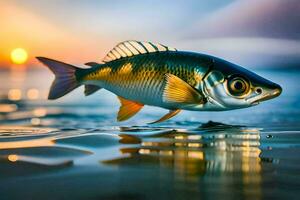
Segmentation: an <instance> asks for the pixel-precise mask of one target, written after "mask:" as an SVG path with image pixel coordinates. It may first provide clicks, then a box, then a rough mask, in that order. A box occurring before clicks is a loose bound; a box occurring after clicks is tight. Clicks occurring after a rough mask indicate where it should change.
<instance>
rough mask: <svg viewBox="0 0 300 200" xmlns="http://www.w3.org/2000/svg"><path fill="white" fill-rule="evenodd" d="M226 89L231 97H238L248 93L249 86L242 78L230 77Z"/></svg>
mask: <svg viewBox="0 0 300 200" xmlns="http://www.w3.org/2000/svg"><path fill="white" fill-rule="evenodd" d="M227 88H228V90H229V92H230V94H231V95H233V96H236V97H240V96H243V95H245V94H247V93H248V92H249V89H250V85H249V83H248V81H247V80H246V79H244V78H242V77H232V78H229V80H228V85H227Z"/></svg>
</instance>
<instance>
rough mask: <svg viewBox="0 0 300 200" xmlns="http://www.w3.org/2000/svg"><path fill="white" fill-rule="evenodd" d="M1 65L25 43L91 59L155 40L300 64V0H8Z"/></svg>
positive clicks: (68, 58)
mask: <svg viewBox="0 0 300 200" xmlns="http://www.w3.org/2000/svg"><path fill="white" fill-rule="evenodd" d="M0 27H1V28H0V44H1V45H0V67H10V66H11V65H12V63H11V61H10V58H9V56H10V53H11V51H12V50H13V49H15V48H17V47H22V48H24V49H25V50H26V51H28V54H29V60H28V62H27V63H26V65H27V66H29V67H36V66H37V67H38V66H41V65H40V64H39V63H38V62H37V61H36V60H35V58H34V57H35V56H45V57H49V58H54V59H58V60H62V61H65V62H68V63H72V64H77V65H83V63H86V62H89V61H97V62H101V59H102V58H103V57H104V56H105V54H106V53H107V52H108V51H109V50H110V49H112V48H113V47H114V45H116V44H117V43H119V42H121V41H124V40H129V39H134V40H143V41H152V42H158V43H162V44H164V45H168V46H172V47H175V48H177V49H179V50H184V51H196V52H201V53H207V54H211V55H215V56H218V57H221V58H224V59H226V60H229V61H231V62H234V63H237V64H240V65H242V66H246V67H249V68H256V67H279V68H289V67H297V68H299V67H300V65H299V64H300V1H299V0H222V1H220V0H188V1H184V0H176V1H175V0H173V1H171V0H164V1H161V0H144V1H140V0H131V1H129V0H128V1H125V0H109V1H102V0H97V1H96V0H85V1H84V0H51V1H46V0H39V1H36V0H26V1H24V0H10V1H6V0H0Z"/></svg>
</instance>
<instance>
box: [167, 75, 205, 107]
mask: <svg viewBox="0 0 300 200" xmlns="http://www.w3.org/2000/svg"><path fill="white" fill-rule="evenodd" d="M204 100H205V99H204V97H203V95H202V94H200V92H199V91H198V90H196V89H195V88H194V87H192V86H191V85H189V84H188V83H187V82H185V81H184V80H182V79H181V78H179V77H177V76H175V75H173V74H166V86H165V88H164V93H163V101H164V102H168V103H179V104H180V103H182V104H201V103H204Z"/></svg>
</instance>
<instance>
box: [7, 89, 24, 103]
mask: <svg viewBox="0 0 300 200" xmlns="http://www.w3.org/2000/svg"><path fill="white" fill-rule="evenodd" d="M7 96H8V99H9V100H12V101H18V100H20V99H21V98H22V92H21V90H19V89H10V90H9V91H8V94H7Z"/></svg>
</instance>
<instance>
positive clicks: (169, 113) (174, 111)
mask: <svg viewBox="0 0 300 200" xmlns="http://www.w3.org/2000/svg"><path fill="white" fill-rule="evenodd" d="M180 111H181V110H180V109H177V110H170V111H169V112H168V113H167V114H166V115H164V116H163V117H162V118H160V119H159V120H156V121H154V122H151V123H148V124H155V123H159V122H163V121H166V120H167V119H170V118H171V117H174V116H175V115H177V114H178V113H179V112H180Z"/></svg>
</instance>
